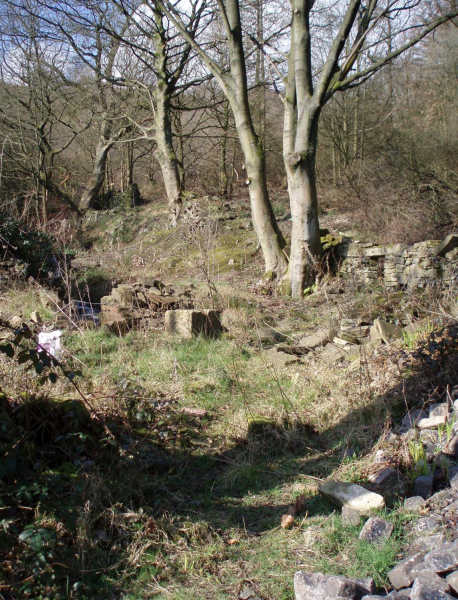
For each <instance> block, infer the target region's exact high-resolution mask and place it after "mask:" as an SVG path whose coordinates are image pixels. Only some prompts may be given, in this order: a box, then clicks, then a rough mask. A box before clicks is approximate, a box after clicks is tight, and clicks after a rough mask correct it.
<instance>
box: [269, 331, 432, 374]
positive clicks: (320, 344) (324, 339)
mask: <svg viewBox="0 0 458 600" xmlns="http://www.w3.org/2000/svg"><path fill="white" fill-rule="evenodd" d="M426 325H427V321H417V322H416V323H409V324H408V325H406V326H404V327H400V326H398V325H395V324H394V323H389V322H387V321H384V320H383V319H375V321H374V322H373V323H370V322H368V321H364V320H363V319H342V320H341V322H340V326H339V328H338V329H337V328H334V329H333V328H329V329H328V330H324V329H318V330H316V331H315V332H313V333H309V334H307V335H306V336H304V337H302V338H301V339H300V340H299V342H298V343H297V344H296V345H293V346H291V345H286V344H284V343H280V344H276V345H274V346H273V347H272V348H270V349H269V350H267V351H266V357H267V359H268V360H269V361H270V362H271V363H273V364H274V365H275V366H278V367H284V366H287V365H290V364H294V363H296V362H300V361H301V358H302V357H303V356H304V355H305V354H309V353H310V354H311V355H315V356H317V357H320V358H321V359H322V360H324V361H325V362H327V363H330V364H333V363H338V362H342V361H344V360H352V359H353V358H355V357H357V356H359V355H360V353H361V346H364V347H365V349H364V351H365V352H368V351H370V350H371V348H374V347H376V346H379V345H380V344H391V343H392V342H394V341H396V340H402V339H403V336H404V335H405V334H412V333H414V332H415V331H418V330H419V329H420V328H421V327H423V326H426Z"/></svg>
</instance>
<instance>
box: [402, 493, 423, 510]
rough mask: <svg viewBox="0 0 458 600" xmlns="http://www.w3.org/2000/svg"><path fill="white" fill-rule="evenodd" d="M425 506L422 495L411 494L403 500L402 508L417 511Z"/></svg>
mask: <svg viewBox="0 0 458 600" xmlns="http://www.w3.org/2000/svg"><path fill="white" fill-rule="evenodd" d="M425 506H426V502H425V499H424V498H422V496H412V497H411V498H406V499H405V500H404V508H405V509H406V510H408V511H409V512H419V511H420V510H423V509H424V508H425Z"/></svg>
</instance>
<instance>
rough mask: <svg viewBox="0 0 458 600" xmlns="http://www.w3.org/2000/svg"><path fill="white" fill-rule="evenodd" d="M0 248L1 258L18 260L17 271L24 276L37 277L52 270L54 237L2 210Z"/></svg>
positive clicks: (0, 213)
mask: <svg viewBox="0 0 458 600" xmlns="http://www.w3.org/2000/svg"><path fill="white" fill-rule="evenodd" d="M0 248H1V249H2V258H13V259H15V260H16V261H18V263H19V264H18V266H19V271H20V273H21V274H22V275H24V276H25V277H30V276H32V277H35V278H39V277H41V276H43V275H46V274H47V273H48V272H49V271H52V270H53V264H52V259H53V256H54V254H55V250H54V239H53V238H52V237H51V236H50V235H48V234H46V233H43V232H41V231H37V230H35V229H30V228H27V227H24V226H23V225H22V224H21V223H20V221H18V220H16V219H14V218H13V217H11V216H9V215H8V214H7V213H6V212H5V211H2V210H0Z"/></svg>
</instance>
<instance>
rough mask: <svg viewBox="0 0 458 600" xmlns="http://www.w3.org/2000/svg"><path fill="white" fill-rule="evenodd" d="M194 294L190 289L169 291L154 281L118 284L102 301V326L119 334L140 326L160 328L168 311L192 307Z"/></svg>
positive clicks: (149, 279)
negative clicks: (192, 295)
mask: <svg viewBox="0 0 458 600" xmlns="http://www.w3.org/2000/svg"><path fill="white" fill-rule="evenodd" d="M191 294H192V288H191V287H189V288H175V289H172V288H167V287H166V286H165V285H164V284H163V283H162V282H161V281H159V280H157V279H153V278H146V279H144V280H143V281H140V282H137V283H133V284H130V283H123V284H119V285H118V286H116V287H114V288H113V289H112V291H111V294H110V295H109V296H104V297H103V298H102V299H101V301H100V308H101V315H100V319H101V323H102V325H103V326H105V327H107V328H108V329H110V330H111V331H113V332H115V333H120V334H123V333H126V332H127V331H128V330H129V329H132V328H137V327H142V328H147V329H155V328H160V327H162V325H163V322H164V315H165V313H166V312H167V311H168V310H176V309H180V308H192V300H191Z"/></svg>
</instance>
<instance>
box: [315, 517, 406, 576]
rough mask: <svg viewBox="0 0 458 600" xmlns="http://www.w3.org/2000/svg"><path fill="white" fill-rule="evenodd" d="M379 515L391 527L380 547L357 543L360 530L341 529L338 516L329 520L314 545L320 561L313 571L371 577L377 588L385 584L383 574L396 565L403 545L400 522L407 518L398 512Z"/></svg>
mask: <svg viewBox="0 0 458 600" xmlns="http://www.w3.org/2000/svg"><path fill="white" fill-rule="evenodd" d="M380 516H382V517H383V518H384V519H386V520H388V521H390V522H392V523H393V525H394V531H393V533H392V535H391V537H390V538H388V539H387V540H385V541H383V542H381V543H380V544H370V543H369V542H368V541H366V540H360V539H359V537H358V536H359V532H360V530H361V527H360V526H358V527H344V526H343V525H342V521H341V518H340V516H335V517H333V518H332V519H331V520H329V521H328V523H327V525H326V529H325V530H324V532H323V536H322V537H321V541H320V542H319V544H318V546H317V553H318V555H320V558H319V559H318V561H317V562H316V564H315V569H316V570H317V571H321V572H323V573H326V574H329V575H344V576H346V577H373V578H374V580H375V583H376V585H377V586H382V585H385V584H386V583H387V579H386V575H387V573H388V571H389V570H390V569H391V568H392V567H393V566H394V565H395V564H396V563H397V562H398V560H399V558H398V557H399V554H400V553H401V552H402V549H403V546H404V544H405V542H406V540H405V537H404V529H403V523H404V520H405V519H406V518H407V517H406V515H404V514H403V513H402V512H400V511H393V512H389V513H388V512H383V513H381V514H380Z"/></svg>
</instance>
